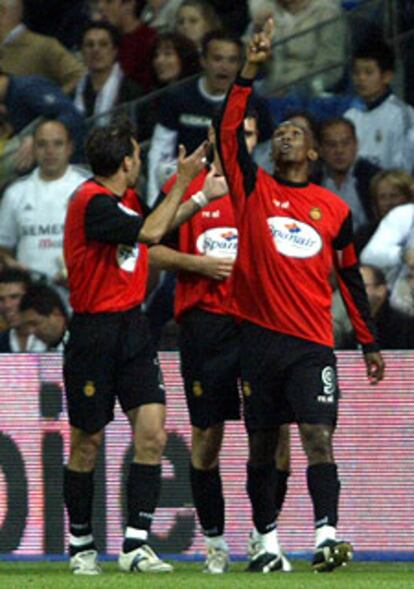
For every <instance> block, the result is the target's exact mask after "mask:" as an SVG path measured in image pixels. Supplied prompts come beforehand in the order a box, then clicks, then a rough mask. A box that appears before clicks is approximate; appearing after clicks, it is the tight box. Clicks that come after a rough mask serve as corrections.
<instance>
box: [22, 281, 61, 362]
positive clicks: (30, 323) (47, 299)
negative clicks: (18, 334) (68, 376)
mask: <svg viewBox="0 0 414 589" xmlns="http://www.w3.org/2000/svg"><path fill="white" fill-rule="evenodd" d="M19 322H20V325H21V327H22V329H24V330H25V331H26V332H27V333H29V334H33V335H34V336H35V337H36V338H37V339H38V340H40V341H41V342H43V343H44V344H45V346H46V350H47V351H48V352H62V351H63V338H64V335H65V333H66V328H67V325H68V314H67V311H66V308H65V305H64V304H63V301H62V299H61V298H60V296H59V295H58V293H57V292H56V290H55V289H54V288H51V287H50V286H47V285H46V284H32V285H30V286H29V287H28V288H27V290H26V292H25V294H24V295H23V297H22V298H21V300H20V304H19Z"/></svg>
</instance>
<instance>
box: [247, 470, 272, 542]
mask: <svg viewBox="0 0 414 589" xmlns="http://www.w3.org/2000/svg"><path fill="white" fill-rule="evenodd" d="M275 483H276V477H275V467H274V464H273V463H269V464H267V465H265V466H260V467H254V466H252V465H251V464H249V463H248V464H247V493H248V495H249V498H250V502H251V504H252V512H253V523H254V525H255V527H256V530H257V531H258V532H259V534H267V532H270V531H272V530H274V529H275V527H276V522H275V520H276V512H275V491H276V490H275Z"/></svg>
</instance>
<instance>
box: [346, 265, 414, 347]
mask: <svg viewBox="0 0 414 589" xmlns="http://www.w3.org/2000/svg"><path fill="white" fill-rule="evenodd" d="M360 272H361V275H362V280H363V281H364V286H365V290H366V292H367V296H368V302H369V306H370V309H371V316H372V318H373V320H374V323H375V327H376V329H377V339H378V343H379V345H380V346H381V349H383V350H412V349H414V319H413V318H412V317H410V316H409V315H408V314H406V313H403V312H402V311H399V310H397V309H393V308H392V307H391V305H390V299H389V295H390V293H389V289H388V285H387V281H386V279H385V274H384V272H383V271H382V270H380V269H379V268H377V267H376V266H370V265H361V267H360ZM357 347H358V344H357V342H356V340H355V336H354V335H353V333H352V332H347V333H346V334H344V337H343V338H342V341H341V344H340V345H338V346H337V348H338V349H348V350H349V349H356V348H357Z"/></svg>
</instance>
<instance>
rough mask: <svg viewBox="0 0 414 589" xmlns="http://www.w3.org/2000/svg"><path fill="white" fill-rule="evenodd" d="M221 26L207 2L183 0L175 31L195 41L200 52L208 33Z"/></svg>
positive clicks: (202, 0) (178, 12)
mask: <svg viewBox="0 0 414 589" xmlns="http://www.w3.org/2000/svg"><path fill="white" fill-rule="evenodd" d="M221 26H222V24H221V22H220V19H219V17H218V15H217V13H216V11H215V10H214V8H213V7H212V6H211V4H208V2H206V0H183V2H182V3H181V6H180V8H179V9H178V10H177V14H176V24H175V30H176V31H177V33H180V35H184V37H187V38H188V39H190V40H191V41H193V43H195V44H196V45H197V47H198V49H199V51H200V52H201V50H202V43H203V39H204V37H205V36H206V35H207V33H210V32H211V31H215V30H218V29H220V28H221Z"/></svg>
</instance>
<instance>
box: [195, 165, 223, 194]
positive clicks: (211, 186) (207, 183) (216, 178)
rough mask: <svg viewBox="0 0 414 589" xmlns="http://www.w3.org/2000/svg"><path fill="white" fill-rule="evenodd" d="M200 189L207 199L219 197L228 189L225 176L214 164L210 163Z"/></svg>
mask: <svg viewBox="0 0 414 589" xmlns="http://www.w3.org/2000/svg"><path fill="white" fill-rule="evenodd" d="M202 191H203V193H204V194H205V196H206V197H207V198H208V200H209V201H213V200H216V199H217V198H221V197H222V196H224V195H225V194H227V193H228V191H229V187H228V186H227V180H226V178H225V177H224V176H223V175H220V174H219V173H218V172H217V169H216V167H215V166H214V164H212V165H211V169H210V171H209V173H208V174H207V176H206V179H205V180H204V184H203V188H202Z"/></svg>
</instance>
